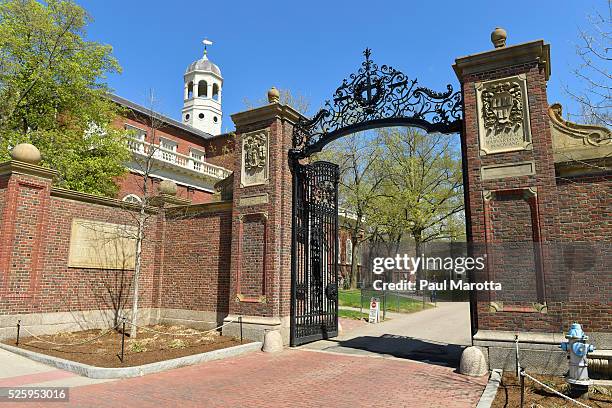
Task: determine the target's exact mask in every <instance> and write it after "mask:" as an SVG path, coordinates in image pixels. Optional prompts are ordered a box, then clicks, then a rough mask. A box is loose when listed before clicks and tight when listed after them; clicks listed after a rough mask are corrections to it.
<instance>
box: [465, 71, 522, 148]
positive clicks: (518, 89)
mask: <svg viewBox="0 0 612 408" xmlns="http://www.w3.org/2000/svg"><path fill="white" fill-rule="evenodd" d="M476 101H477V105H478V134H479V142H480V154H481V155H486V154H493V153H502V152H510V151H515V150H527V149H531V131H530V123H529V106H528V102H527V81H526V77H525V75H517V76H514V77H509V78H502V79H498V80H494V81H487V82H478V83H476Z"/></svg>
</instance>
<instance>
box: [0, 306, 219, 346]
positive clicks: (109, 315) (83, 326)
mask: <svg viewBox="0 0 612 408" xmlns="http://www.w3.org/2000/svg"><path fill="white" fill-rule="evenodd" d="M124 313H125V315H126V316H128V317H130V316H131V310H130V309H126V310H124ZM138 316H139V323H138V324H139V325H149V324H169V325H183V326H187V327H191V328H194V329H199V330H209V329H213V328H215V327H218V326H220V325H221V324H222V322H223V318H224V317H225V316H226V315H225V314H219V313H216V312H207V311H197V310H182V309H165V308H141V309H139V312H138ZM18 320H21V327H22V330H21V333H20V336H22V337H28V336H29V334H28V333H27V331H26V329H27V330H28V331H30V332H31V333H32V334H35V335H43V334H55V333H60V332H68V331H78V330H87V329H105V328H108V327H111V326H112V324H113V320H114V311H112V310H83V311H77V312H57V313H28V314H14V315H3V316H0V341H2V340H5V339H10V338H15V337H16V335H17V321H18Z"/></svg>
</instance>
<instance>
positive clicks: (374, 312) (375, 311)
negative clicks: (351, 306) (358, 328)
mask: <svg viewBox="0 0 612 408" xmlns="http://www.w3.org/2000/svg"><path fill="white" fill-rule="evenodd" d="M379 321H380V299H379V298H375V297H373V298H371V299H370V317H369V319H368V322H369V323H378V322H379Z"/></svg>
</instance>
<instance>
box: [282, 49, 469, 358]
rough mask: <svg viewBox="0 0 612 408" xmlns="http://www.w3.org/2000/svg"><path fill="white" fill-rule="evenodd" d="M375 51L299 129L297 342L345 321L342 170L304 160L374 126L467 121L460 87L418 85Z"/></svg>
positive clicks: (439, 126)
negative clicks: (341, 311) (341, 304)
mask: <svg viewBox="0 0 612 408" xmlns="http://www.w3.org/2000/svg"><path fill="white" fill-rule="evenodd" d="M371 54H372V53H371V50H370V49H369V48H366V50H365V51H364V52H363V55H364V57H365V60H364V61H363V62H362V63H361V68H359V70H358V71H357V72H356V73H353V74H351V75H350V76H349V77H348V78H347V79H344V80H343V81H342V85H340V87H338V89H336V92H335V93H334V96H333V101H332V102H330V101H326V102H325V105H324V107H323V108H322V109H321V110H320V111H319V112H318V113H317V114H316V115H315V116H314V117H312V118H311V119H307V118H303V119H301V120H299V121H298V123H296V124H295V126H294V129H293V140H292V148H291V149H290V150H289V161H290V166H291V171H292V174H293V215H292V217H293V233H292V242H291V244H292V263H291V282H292V283H291V331H290V333H291V345H292V346H296V345H299V344H303V343H307V342H309V341H314V340H318V339H323V338H329V337H334V336H336V335H337V327H338V287H337V282H338V279H337V252H338V247H337V241H338V240H337V236H338V194H337V191H338V179H339V169H338V166H336V165H334V164H332V163H327V162H315V163H311V164H305V165H304V164H301V163H300V159H304V158H307V157H309V156H311V155H312V154H313V153H317V152H319V151H321V150H322V149H323V147H324V146H325V145H327V144H328V143H330V142H332V141H334V140H336V139H338V138H340V137H342V136H346V135H348V134H351V133H356V132H360V131H364V130H368V129H374V128H380V127H389V126H411V127H418V128H421V129H423V130H425V131H426V132H427V133H445V134H448V133H459V132H461V130H462V127H463V98H462V94H461V91H454V90H453V87H452V86H451V85H447V87H446V90H445V91H442V92H436V91H433V90H431V89H429V88H425V87H422V86H419V85H418V82H417V80H416V79H413V80H411V79H409V78H408V76H406V75H405V74H404V73H402V72H400V71H398V70H396V69H395V68H393V67H391V66H389V65H381V66H380V67H379V66H378V65H377V64H376V63H374V62H373V61H372V60H371V58H370V57H371ZM332 191H333V192H335V193H333V194H332V193H331V192H332ZM330 211H331V212H333V214H332V213H330ZM330 214H331V215H330ZM330 217H331V218H330Z"/></svg>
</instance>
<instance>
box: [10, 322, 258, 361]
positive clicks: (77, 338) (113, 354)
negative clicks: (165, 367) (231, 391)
mask: <svg viewBox="0 0 612 408" xmlns="http://www.w3.org/2000/svg"><path fill="white" fill-rule="evenodd" d="M147 328H148V329H152V330H155V331H157V332H163V333H169V334H159V333H154V332H151V331H147V330H144V329H138V333H137V336H136V338H134V339H130V338H129V337H128V336H127V335H126V336H125V348H124V357H123V362H122V361H121V360H120V359H119V354H120V353H121V333H118V332H116V331H114V330H110V331H109V330H84V331H78V332H71V333H68V332H64V333H58V334H54V335H46V336H38V337H39V338H40V340H39V339H36V338H34V337H22V338H20V341H19V347H20V348H24V349H28V350H32V351H35V352H37V353H42V354H47V355H51V356H56V357H60V358H64V359H67V360H72V361H78V362H80V363H85V364H89V365H93V366H97V367H130V366H137V365H142V364H147V363H153V362H156V361H163V360H169V359H172V358H177V357H183V356H189V355H192V354H199V353H204V352H207V351H212V350H218V349H222V348H227V347H233V346H237V345H239V344H240V339H234V338H232V337H224V336H221V335H220V334H219V333H218V332H202V331H198V330H194V329H189V328H186V327H183V326H165V325H155V326H147ZM126 332H128V333H129V330H128V329H126ZM98 336H101V337H100V338H98V339H95V340H93V339H94V338H96V337H98ZM88 340H93V341H91V342H88V343H86V344H81V345H74V344H75V343H82V342H86V341H88ZM45 341H48V342H52V343H58V344H63V345H61V346H59V345H55V344H50V343H46V342H45ZM4 343H5V344H8V345H11V346H15V339H11V340H5V341H4ZM244 343H248V341H247V340H245V341H244ZM66 344H69V345H66Z"/></svg>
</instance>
